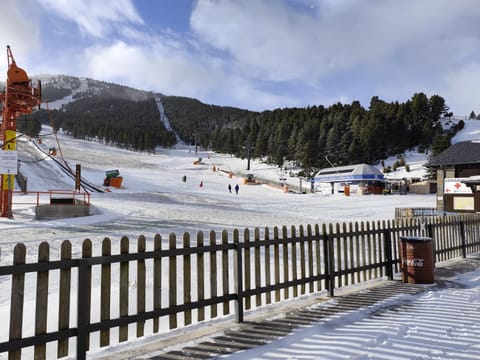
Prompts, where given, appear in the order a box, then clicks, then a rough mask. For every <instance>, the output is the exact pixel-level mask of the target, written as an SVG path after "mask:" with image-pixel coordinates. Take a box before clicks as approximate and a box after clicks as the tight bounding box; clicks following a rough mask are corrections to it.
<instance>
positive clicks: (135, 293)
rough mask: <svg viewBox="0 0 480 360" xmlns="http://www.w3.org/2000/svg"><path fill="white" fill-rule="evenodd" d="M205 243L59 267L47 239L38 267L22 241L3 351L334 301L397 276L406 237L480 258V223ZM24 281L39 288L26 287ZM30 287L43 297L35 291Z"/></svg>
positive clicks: (40, 352)
mask: <svg viewBox="0 0 480 360" xmlns="http://www.w3.org/2000/svg"><path fill="white" fill-rule="evenodd" d="M208 235H209V236H208V239H205V236H204V234H203V233H202V232H199V233H197V235H196V239H195V241H192V239H191V238H190V234H189V233H185V234H184V235H183V237H182V238H177V237H176V235H175V234H170V235H169V237H168V239H165V241H164V239H162V237H161V236H160V235H155V236H154V238H153V240H152V241H149V242H148V248H149V249H147V239H146V237H145V236H143V235H142V236H140V237H139V238H138V239H137V240H136V242H134V243H133V245H132V244H130V240H129V239H128V238H127V237H123V238H122V239H121V240H120V242H119V244H118V245H119V251H118V252H117V253H112V241H111V240H110V239H109V238H105V239H104V240H103V241H102V243H101V254H99V255H95V256H94V254H93V253H94V249H95V248H94V244H93V243H92V241H91V240H89V239H86V240H85V241H83V243H82V249H81V255H80V254H79V255H78V256H76V257H73V256H72V244H71V242H70V241H64V242H63V243H62V244H61V249H60V255H59V259H58V260H52V259H51V258H50V253H51V250H50V246H49V244H48V243H47V242H42V243H41V244H40V245H39V248H38V254H37V255H38V261H36V262H31V263H27V262H26V258H27V256H26V255H27V251H26V246H25V245H24V244H17V245H16V246H15V248H14V254H13V262H12V263H11V264H10V265H4V266H1V267H0V283H1V282H4V281H9V283H10V284H11V296H10V302H9V304H10V317H9V319H4V321H5V322H7V321H8V327H9V334H8V339H5V340H4V341H3V342H0V353H3V352H8V355H9V359H20V358H21V357H22V351H26V350H28V349H29V350H30V351H31V352H33V354H34V357H35V359H46V358H47V354H49V352H48V351H47V346H48V347H50V348H49V349H53V352H55V353H56V356H57V357H58V358H60V357H64V356H68V355H70V356H72V354H75V355H76V358H77V359H85V358H86V353H87V351H89V350H91V351H95V350H98V349H101V348H103V347H106V346H112V345H115V344H118V343H121V342H124V341H127V340H132V338H139V337H143V336H145V335H151V334H155V333H165V332H167V331H169V330H171V329H176V328H179V327H188V326H189V325H191V324H194V323H199V322H204V321H208V320H210V319H214V318H218V317H226V316H232V317H234V318H235V320H236V321H237V322H242V321H243V317H244V312H245V311H249V310H251V309H255V308H259V307H263V306H268V305H269V304H273V303H279V302H281V301H285V300H287V299H288V300H291V299H295V298H298V297H301V296H304V295H308V294H313V293H318V292H326V293H327V294H328V295H330V296H334V290H335V289H337V288H340V287H345V286H349V285H353V284H357V283H360V282H364V281H369V280H372V279H393V278H394V275H395V274H397V273H398V272H399V271H400V254H399V248H400V247H399V245H400V241H401V237H402V236H430V237H432V238H433V243H434V251H435V261H437V262H438V261H445V260H449V259H454V258H460V257H466V256H468V255H469V254H472V253H478V252H480V236H479V235H480V217H477V216H447V217H432V218H428V219H427V220H425V219H421V220H418V219H407V220H396V221H382V222H365V223H364V222H360V223H358V222H356V223H348V224H346V223H343V224H328V225H314V226H312V225H307V226H299V227H295V226H292V227H290V229H288V228H287V227H286V226H283V227H281V228H277V227H275V228H273V230H271V229H269V228H265V229H264V230H263V231H261V230H260V229H258V228H255V229H254V230H253V231H251V230H249V229H245V230H243V232H240V231H238V230H234V231H233V232H232V233H231V235H230V234H229V233H228V232H227V231H223V232H222V233H219V234H217V233H216V232H214V231H211V232H210V233H209V234H208ZM114 245H117V244H114ZM131 245H132V246H131ZM134 245H136V246H134ZM132 247H135V249H134V250H133V251H132ZM28 276H30V280H29V281H31V282H33V283H34V286H26V282H27V280H28V279H27V277H28ZM53 276H55V277H58V278H57V279H58V289H52V286H51V283H52V281H51V280H52V279H51V277H53ZM32 278H33V279H32ZM27 289H35V294H31V293H29V292H28V291H29V290H27ZM30 292H32V291H31V290H30ZM26 297H29V298H32V299H33V300H32V302H33V303H34V310H33V311H32V310H30V312H33V317H34V319H32V322H33V323H34V330H33V334H30V335H28V334H26V333H28V331H27V329H25V330H24V329H23V328H22V324H23V323H24V322H25V320H26V317H27V316H28V314H29V311H25V302H26V300H25V298H26ZM52 304H54V305H55V306H56V307H55V308H54V309H52V307H53V306H52ZM113 304H114V305H115V306H112V305H113ZM47 309H49V310H50V311H48V310H47ZM52 317H53V319H54V320H52ZM30 330H31V329H30ZM94 334H98V336H94ZM75 339H76V341H75ZM93 340H95V341H93ZM0 341H1V340H0ZM94 342H95V344H93V343H94ZM72 343H75V346H72ZM26 348H28V349H26ZM49 351H50V352H51V350H49ZM50 357H51V355H50V356H49V358H50Z"/></svg>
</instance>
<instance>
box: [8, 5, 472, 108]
mask: <svg viewBox="0 0 480 360" xmlns="http://www.w3.org/2000/svg"><path fill="white" fill-rule="evenodd" d="M2 5H3V6H2V9H1V11H0V45H2V46H5V48H6V45H10V46H11V47H12V51H13V54H14V56H15V60H16V62H17V65H18V66H20V67H22V68H24V69H25V70H26V71H27V73H28V74H29V75H30V76H34V75H36V74H40V73H42V74H68V75H76V76H85V77H91V78H94V79H98V80H104V81H109V82H115V83H119V84H122V85H127V86H132V87H135V88H139V89H143V90H152V91H155V92H161V93H164V94H166V95H178V96H188V97H194V98H198V99H200V100H201V101H203V102H206V103H210V104H218V105H231V106H238V107H242V108H246V109H250V110H265V109H274V108H282V107H293V106H297V107H304V106H308V105H320V104H321V105H326V106H328V105H331V104H333V103H336V102H338V101H340V102H343V103H351V102H352V101H354V100H359V101H360V102H361V103H362V105H363V106H365V107H368V105H369V103H370V99H371V98H372V96H378V97H380V98H381V99H384V100H386V101H395V100H398V101H400V102H403V101H406V100H407V99H409V98H411V97H412V95H413V94H414V93H416V92H425V93H426V94H427V95H428V96H431V95H435V94H437V95H440V96H442V97H443V98H445V100H446V102H447V104H448V105H449V106H450V109H451V110H452V111H453V112H454V113H455V114H456V115H459V116H464V115H468V114H469V113H470V112H471V111H472V110H473V111H475V113H477V114H478V113H479V112H480V96H479V92H478V90H477V88H478V86H479V85H480V25H479V24H480V6H479V3H478V1H476V0H456V1H451V0H402V1H398V0H381V1H379V0H198V1H195V0H193V1H192V0H161V1H155V0H102V1H98V0H22V1H18V0H2ZM4 54H5V55H4V56H1V48H0V76H2V75H1V72H2V71H3V70H1V69H4V70H5V71H6V66H7V59H6V50H5V51H4ZM4 74H5V75H3V76H4V77H6V72H4ZM2 80H4V79H2Z"/></svg>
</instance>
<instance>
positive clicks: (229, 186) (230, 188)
mask: <svg viewBox="0 0 480 360" xmlns="http://www.w3.org/2000/svg"><path fill="white" fill-rule="evenodd" d="M228 192H229V193H232V185H230V184H228Z"/></svg>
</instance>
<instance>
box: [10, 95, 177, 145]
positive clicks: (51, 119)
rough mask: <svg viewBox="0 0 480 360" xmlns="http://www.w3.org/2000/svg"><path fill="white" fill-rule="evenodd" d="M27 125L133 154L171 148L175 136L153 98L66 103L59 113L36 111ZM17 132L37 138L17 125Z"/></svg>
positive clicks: (84, 100)
mask: <svg viewBox="0 0 480 360" xmlns="http://www.w3.org/2000/svg"><path fill="white" fill-rule="evenodd" d="M28 118H29V120H30V122H32V123H34V122H38V123H42V124H48V125H53V126H54V127H55V128H56V129H60V128H61V129H62V130H63V131H64V132H65V133H67V134H69V135H71V136H73V137H74V138H77V139H85V140H92V139H95V140H97V141H100V142H102V143H105V144H108V145H115V146H119V147H123V148H126V149H131V150H134V151H147V152H153V151H154V150H155V148H156V147H157V146H162V147H171V146H173V145H174V144H175V143H176V137H175V133H174V132H172V131H168V130H167V129H166V128H165V126H164V125H163V124H162V123H161V122H160V118H159V113H158V109H157V105H156V102H155V99H154V98H150V99H148V100H144V101H132V100H125V99H114V98H105V97H85V98H81V99H78V100H76V101H73V102H70V103H68V104H66V105H65V106H64V107H63V108H62V109H61V110H50V111H47V110H43V109H41V110H39V111H36V112H35V113H32V114H30V115H29V116H28ZM17 128H18V129H19V131H24V132H27V133H29V135H30V136H38V133H36V134H35V133H31V132H29V131H30V130H29V129H24V128H22V125H21V124H18V123H17Z"/></svg>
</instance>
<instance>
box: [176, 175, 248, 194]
mask: <svg viewBox="0 0 480 360" xmlns="http://www.w3.org/2000/svg"><path fill="white" fill-rule="evenodd" d="M182 181H183V182H187V176H186V175H184V176H183V177H182ZM200 187H203V181H200ZM234 189H235V193H236V194H237V195H238V190H240V186H238V184H236V185H235V188H234ZM228 191H229V192H230V193H231V192H232V185H230V184H228Z"/></svg>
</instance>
